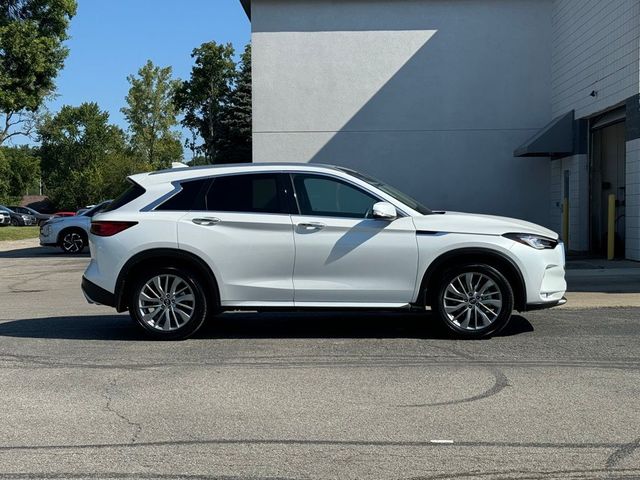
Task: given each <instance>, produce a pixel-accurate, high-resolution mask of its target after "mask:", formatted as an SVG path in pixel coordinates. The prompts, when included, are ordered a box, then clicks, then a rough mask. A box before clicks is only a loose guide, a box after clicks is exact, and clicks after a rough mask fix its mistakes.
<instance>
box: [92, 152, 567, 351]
mask: <svg viewBox="0 0 640 480" xmlns="http://www.w3.org/2000/svg"><path fill="white" fill-rule="evenodd" d="M131 181H132V186H131V187H130V189H129V190H128V191H127V192H126V193H124V194H123V195H122V196H121V197H119V198H118V199H116V200H115V201H114V202H113V203H112V204H111V206H110V207H109V208H108V209H106V210H105V211H104V212H102V213H101V214H100V215H98V216H97V217H95V218H94V220H93V223H92V225H91V234H90V236H89V242H90V245H91V257H92V258H91V262H90V263H89V266H88V267H87V269H86V271H85V273H84V278H83V281H82V288H83V291H84V293H85V296H86V297H87V299H89V301H91V302H94V303H100V304H103V305H110V306H113V307H115V308H116V309H117V310H118V311H124V310H129V313H130V315H131V317H132V318H133V319H134V320H135V321H136V322H137V323H138V324H139V325H140V327H142V328H143V329H144V330H145V331H146V332H148V333H149V334H151V335H153V336H155V337H157V338H163V339H178V338H185V337H188V336H189V335H192V334H193V333H194V332H195V331H196V330H198V328H199V327H200V326H201V325H202V324H203V322H204V321H205V319H206V318H207V316H209V315H210V313H211V312H219V311H223V310H242V309H250V310H261V309H291V308H294V309H299V308H315V309H340V310H345V309H347V310H348V309H353V308H360V309H362V308H365V309H386V310H389V309H392V310H393V309H395V310H399V311H402V310H414V311H425V310H426V309H431V310H432V311H433V315H434V317H435V318H437V319H439V320H440V321H441V322H442V323H443V324H444V325H445V326H446V327H447V328H449V329H450V330H451V331H452V332H453V333H455V334H456V335H458V336H460V337H464V338H482V337H486V336H490V335H493V334H495V333H497V332H499V331H500V330H501V329H503V328H504V327H505V325H507V323H508V322H509V319H510V318H511V314H512V312H513V311H514V310H517V311H527V310H534V309H541V308H549V307H553V306H556V305H561V304H563V303H565V301H566V300H565V299H564V293H565V290H566V287H567V284H566V282H565V278H564V274H565V272H564V264H565V263H564V262H565V255H564V246H563V244H562V242H561V241H560V240H559V238H558V234H557V233H555V232H553V231H551V230H548V229H546V228H544V227H541V226H539V225H535V224H533V223H529V222H525V221H522V220H516V219H512V218H504V217H495V216H489V215H476V214H469V213H459V212H434V211H431V210H430V209H428V208H427V207H425V206H423V205H421V204H420V203H419V202H417V201H416V200H414V199H412V198H411V197H409V196H407V195H405V194H404V193H402V192H399V191H398V190H396V189H395V188H393V187H391V186H389V185H386V184H384V183H382V182H380V181H378V180H375V179H373V178H370V177H368V176H366V175H363V174H360V173H358V172H355V171H353V170H349V169H346V168H341V167H331V166H322V165H303V164H268V163H265V164H245V165H225V166H215V167H202V168H185V169H176V170H166V171H161V172H153V173H150V174H139V175H133V176H132V177H131Z"/></svg>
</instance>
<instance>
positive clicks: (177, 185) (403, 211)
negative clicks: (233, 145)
mask: <svg viewBox="0 0 640 480" xmlns="http://www.w3.org/2000/svg"><path fill="white" fill-rule="evenodd" d="M341 173H342V174H343V175H345V176H346V177H347V178H345V177H342V176H340V175H335V174H332V173H329V172H318V171H314V170H295V169H286V170H258V171H251V170H249V171H246V172H231V173H218V174H212V175H206V176H202V177H192V178H184V179H181V180H174V181H172V182H171V185H173V190H171V191H170V192H167V193H165V194H164V195H162V196H161V197H159V198H157V199H156V200H154V201H153V202H151V203H149V204H148V205H146V206H145V207H143V208H141V209H140V211H141V212H149V211H156V208H157V207H158V206H159V205H160V204H162V203H163V202H166V201H167V200H169V199H170V198H172V197H173V196H174V195H177V194H178V193H179V192H181V191H182V183H184V182H190V181H197V180H211V179H214V178H218V177H229V176H237V175H258V174H287V175H295V174H300V175H304V174H306V175H317V176H323V177H327V178H331V179H336V180H341V181H343V182H345V183H348V184H350V185H351V186H353V187H354V188H359V189H360V190H364V191H365V192H367V193H368V194H369V195H371V196H373V197H375V198H376V199H377V200H378V201H380V202H386V203H390V204H391V205H393V206H394V207H396V209H397V210H398V213H399V214H400V215H398V217H399V218H400V217H411V216H412V215H411V214H410V213H408V212H407V209H408V210H411V209H410V208H409V207H408V206H407V205H404V204H403V203H402V202H400V201H398V200H396V199H394V201H390V200H388V199H385V198H384V197H382V196H380V194H379V193H378V192H377V191H372V189H375V187H373V186H372V185H367V186H366V187H365V186H363V185H360V184H358V183H356V182H354V181H352V180H351V178H348V177H351V176H350V175H349V174H348V173H347V172H342V171H341ZM291 183H292V184H293V179H292V181H291ZM363 183H365V184H366V182H363ZM383 193H384V192H383ZM294 195H295V187H294ZM389 197H391V196H390V195H389ZM297 201H298V199H297V198H296V204H297ZM398 205H402V207H399V206H398ZM166 211H167V212H170V211H172V212H183V211H184V212H202V211H209V212H215V210H166ZM221 213H222V212H221ZM225 213H247V214H253V215H258V214H260V215H298V216H308V217H316V216H318V215H301V214H300V207H299V206H298V213H291V214H283V213H259V212H258V213H256V212H225ZM325 218H346V219H349V218H355V219H361V220H362V218H361V217H325Z"/></svg>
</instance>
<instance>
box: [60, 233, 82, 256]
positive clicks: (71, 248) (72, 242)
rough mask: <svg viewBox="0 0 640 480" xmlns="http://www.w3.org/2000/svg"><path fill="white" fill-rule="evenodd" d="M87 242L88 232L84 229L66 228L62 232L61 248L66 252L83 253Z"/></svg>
mask: <svg viewBox="0 0 640 480" xmlns="http://www.w3.org/2000/svg"><path fill="white" fill-rule="evenodd" d="M87 243H88V239H87V234H86V233H84V232H83V231H82V230H75V229H73V230H64V231H62V233H60V248H61V249H62V251H63V252H64V253H67V254H77V253H82V251H83V250H84V248H85V247H86V246H87Z"/></svg>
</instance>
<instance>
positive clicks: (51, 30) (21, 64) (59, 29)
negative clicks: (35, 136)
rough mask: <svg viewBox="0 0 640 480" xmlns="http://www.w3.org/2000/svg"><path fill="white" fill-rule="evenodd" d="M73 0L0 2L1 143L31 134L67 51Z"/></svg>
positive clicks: (16, 0) (8, 0) (73, 11)
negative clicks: (37, 115) (64, 43)
mask: <svg viewBox="0 0 640 480" xmlns="http://www.w3.org/2000/svg"><path fill="white" fill-rule="evenodd" d="M75 13H76V1H75V0H2V1H1V2H0V145H2V144H3V143H4V142H6V141H7V140H8V139H9V138H11V137H14V136H17V135H30V134H31V132H32V130H33V127H34V117H35V114H36V112H37V111H38V109H39V108H40V106H41V105H42V103H43V101H44V99H45V98H46V97H47V96H49V95H51V94H52V93H53V92H54V90H55V83H54V81H55V78H56V76H57V74H58V71H59V70H60V69H61V68H62V66H63V64H64V60H65V58H66V57H67V54H68V50H67V48H66V47H65V46H64V45H63V42H64V40H66V39H67V28H68V26H69V22H70V20H71V18H72V17H73V16H74V15H75Z"/></svg>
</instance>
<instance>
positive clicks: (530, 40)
mask: <svg viewBox="0 0 640 480" xmlns="http://www.w3.org/2000/svg"><path fill="white" fill-rule="evenodd" d="M551 7H552V1H551V0H518V1H513V0H484V1H451V0H428V1H426V0H425V1H416V0H394V1H378V0H342V1H339V2H337V1H332V0H301V1H296V0H253V2H252V27H253V38H252V41H253V78H254V88H253V99H254V116H253V121H254V124H253V127H254V137H253V146H254V161H256V162H261V161H294V162H321V163H331V164H340V165H346V166H350V167H353V168H356V169H359V170H362V171H365V172H367V173H370V174H372V175H374V176H377V177H379V178H381V179H383V180H386V181H388V182H390V183H392V184H394V185H396V186H398V187H400V188H401V189H403V190H405V191H407V193H409V194H411V195H413V196H415V197H416V198H418V199H419V200H421V201H423V202H424V203H426V204H427V205H429V206H432V207H434V208H439V209H450V210H466V211H469V210H470V211H476V212H483V213H493V214H502V215H508V216H515V217H520V218H525V219H528V220H531V221H534V222H538V223H542V224H548V223H549V222H548V220H549V210H548V209H546V208H544V207H543V205H545V204H547V202H548V198H549V166H548V161H547V160H545V159H540V158H514V157H513V150H514V149H515V148H516V147H518V146H519V145H520V144H522V143H523V142H524V141H525V140H527V139H528V138H529V137H531V136H532V135H533V134H535V133H536V132H537V131H538V130H539V129H540V128H541V127H543V126H544V125H545V124H546V123H548V121H549V119H550V117H551V104H550V93H549V92H550V88H551V73H550V72H551V55H550V51H551V44H550V42H551Z"/></svg>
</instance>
